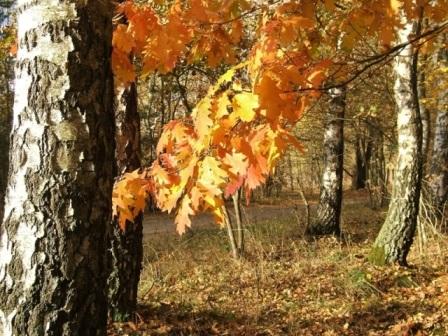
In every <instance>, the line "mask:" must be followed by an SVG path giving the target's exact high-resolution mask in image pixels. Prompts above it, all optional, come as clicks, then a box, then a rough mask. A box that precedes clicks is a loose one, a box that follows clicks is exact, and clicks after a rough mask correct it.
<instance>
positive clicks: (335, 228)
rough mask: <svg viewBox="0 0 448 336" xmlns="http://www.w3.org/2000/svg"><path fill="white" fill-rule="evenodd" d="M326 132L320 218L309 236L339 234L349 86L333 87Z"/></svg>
mask: <svg viewBox="0 0 448 336" xmlns="http://www.w3.org/2000/svg"><path fill="white" fill-rule="evenodd" d="M329 95H330V104H329V110H328V115H327V124H326V126H325V135H324V155H325V156H324V161H325V166H324V170H323V175H322V186H321V190H320V200H319V206H318V208H317V218H316V219H315V220H314V221H313V222H312V223H311V225H309V226H308V227H307V229H306V232H305V234H306V235H309V236H321V235H332V234H334V235H339V234H340V233H341V228H340V217H341V204H342V176H343V167H344V116H345V97H346V88H345V87H341V88H335V89H332V90H330V92H329Z"/></svg>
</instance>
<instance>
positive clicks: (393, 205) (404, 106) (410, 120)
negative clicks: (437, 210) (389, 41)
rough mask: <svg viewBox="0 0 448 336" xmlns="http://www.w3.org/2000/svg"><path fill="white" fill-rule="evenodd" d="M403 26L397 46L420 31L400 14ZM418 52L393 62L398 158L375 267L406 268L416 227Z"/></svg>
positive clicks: (419, 163) (419, 143)
mask: <svg viewBox="0 0 448 336" xmlns="http://www.w3.org/2000/svg"><path fill="white" fill-rule="evenodd" d="M400 13H401V14H400V15H401V21H402V23H403V27H402V28H400V29H399V30H398V43H406V42H408V41H409V39H410V38H411V37H412V36H415V35H418V34H419V31H420V28H419V25H417V24H416V23H415V22H413V21H407V19H406V18H405V14H404V12H403V11H400ZM417 61H418V53H417V50H416V49H415V47H414V46H413V45H411V44H409V45H407V46H406V47H405V48H403V49H402V51H401V52H400V53H399V55H398V56H397V57H396V59H395V61H394V70H395V75H396V79H395V87H394V94H395V100H396V104H397V131H398V159H397V166H396V171H395V176H394V183H393V187H392V198H391V201H390V204H389V210H388V212H387V216H386V219H385V222H384V224H383V226H382V228H381V231H380V233H379V234H378V237H377V239H376V241H375V243H374V246H373V249H372V252H371V255H370V259H371V261H372V262H374V263H375V264H379V265H381V264H386V263H399V264H401V265H406V263H407V262H406V258H407V255H408V253H409V250H410V247H411V245H412V242H413V239H414V234H415V230H416V226H417V217H418V210H419V201H420V190H421V179H422V167H423V160H422V121H421V117H420V111H419V103H418V84H417V76H418V73H417Z"/></svg>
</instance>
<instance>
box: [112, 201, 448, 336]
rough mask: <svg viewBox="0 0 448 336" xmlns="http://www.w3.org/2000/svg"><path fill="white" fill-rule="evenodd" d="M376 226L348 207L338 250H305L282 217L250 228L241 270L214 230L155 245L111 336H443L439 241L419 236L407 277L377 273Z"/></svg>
mask: <svg viewBox="0 0 448 336" xmlns="http://www.w3.org/2000/svg"><path fill="white" fill-rule="evenodd" d="M282 203H283V202H282ZM383 216H384V212H382V211H377V210H376V211H373V210H371V209H369V208H368V206H367V204H366V202H365V200H361V201H359V202H353V201H352V202H347V203H346V205H345V207H344V213H343V228H344V232H345V238H344V239H343V240H341V241H338V240H336V239H334V238H325V239H321V240H319V241H311V242H310V241H306V240H304V239H303V238H302V237H301V234H300V233H301V232H302V231H303V227H300V226H299V225H298V224H297V219H296V218H292V217H291V216H289V215H288V216H284V217H282V218H278V217H276V218H275V219H272V220H269V221H263V222H259V223H253V225H251V226H249V227H248V233H247V255H246V258H245V259H243V260H240V261H235V260H233V259H232V258H230V255H229V246H228V242H227V237H226V235H225V232H224V230H219V229H218V228H201V229H199V230H194V231H192V232H190V233H189V234H187V235H186V236H183V237H178V236H175V235H172V234H157V235H153V236H151V237H149V240H148V242H147V244H146V246H145V262H144V270H143V274H142V279H141V285H140V304H141V306H140V308H139V312H138V315H137V316H136V318H135V321H134V322H131V323H122V324H120V323H116V324H114V325H111V326H110V335H447V334H448V252H447V247H448V240H447V239H446V238H447V237H445V236H442V235H435V234H434V231H433V230H432V229H429V228H428V227H426V230H427V232H426V233H427V235H428V240H427V241H426V243H425V244H424V245H423V248H421V246H422V244H419V242H417V243H416V244H414V249H413V251H412V255H411V257H410V259H409V260H410V263H411V264H412V267H411V268H400V267H388V268H384V267H383V268H382V267H375V266H372V265H371V264H369V263H368V262H367V260H366V256H367V254H368V251H369V248H370V246H371V244H372V241H373V239H374V237H375V235H376V233H377V231H378V230H379V228H380V226H381V223H382V221H383ZM419 246H420V248H419Z"/></svg>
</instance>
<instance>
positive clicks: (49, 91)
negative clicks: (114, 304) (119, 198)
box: [0, 0, 114, 336]
mask: <svg viewBox="0 0 448 336" xmlns="http://www.w3.org/2000/svg"><path fill="white" fill-rule="evenodd" d="M17 14H18V39H17V41H18V54H17V65H16V81H15V92H16V93H15V104H14V118H13V126H12V134H13V135H12V141H11V154H10V163H11V165H10V169H9V182H8V189H7V194H6V204H5V216H4V222H3V225H2V227H1V232H0V297H1V301H0V335H2V336H25V335H32V336H43V335H46V336H60V335H64V336H69V335H70V336H73V335H87V336H93V335H95V336H99V335H105V334H106V314H107V305H106V295H105V290H104V288H105V285H106V277H107V272H106V263H105V258H104V257H105V255H106V253H105V252H106V234H105V233H106V225H109V223H110V211H111V192H112V182H113V175H114V171H113V167H114V126H113V115H112V99H113V85H112V80H111V79H112V75H111V69H110V64H109V59H110V53H111V42H112V15H113V5H112V2H111V1H106V0H96V1H77V0H76V1H75V0H59V1H54V0H21V1H19V2H18V8H17Z"/></svg>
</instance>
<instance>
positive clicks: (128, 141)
mask: <svg viewBox="0 0 448 336" xmlns="http://www.w3.org/2000/svg"><path fill="white" fill-rule="evenodd" d="M116 91H117V92H116V99H115V100H116V102H115V126H116V159H117V165H118V171H119V173H126V172H130V171H133V170H135V169H138V168H139V167H140V165H141V162H140V116H139V114H138V110H137V89H136V85H135V83H133V84H131V85H130V86H129V87H122V88H118V89H117V90H116ZM142 230H143V228H142V215H141V216H140V217H139V218H137V219H136V220H135V221H134V222H133V223H131V222H128V223H127V224H126V229H125V231H123V230H122V229H121V228H120V227H119V225H118V222H117V221H116V220H113V222H112V235H111V247H110V250H111V265H110V267H111V274H110V276H109V280H108V291H109V315H110V316H111V317H112V319H113V320H125V319H128V318H129V317H130V316H131V315H132V313H133V312H134V311H135V308H136V306H137V287H138V282H139V280H140V270H141V262H142V256H143V248H142V238H143V231H142Z"/></svg>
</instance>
